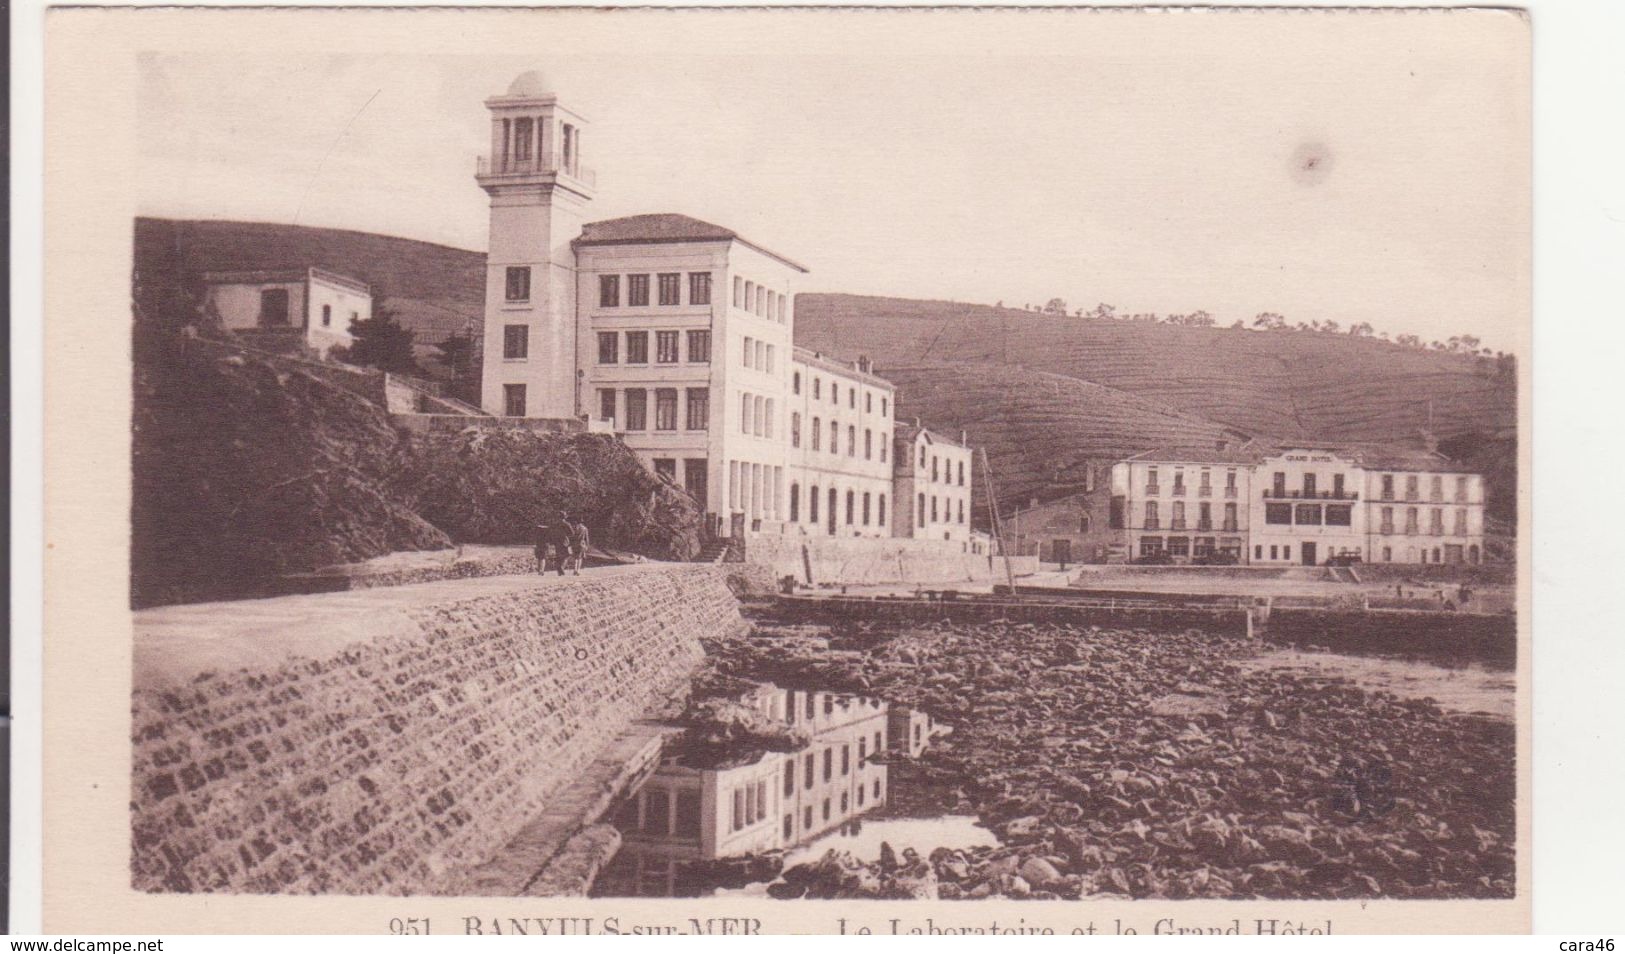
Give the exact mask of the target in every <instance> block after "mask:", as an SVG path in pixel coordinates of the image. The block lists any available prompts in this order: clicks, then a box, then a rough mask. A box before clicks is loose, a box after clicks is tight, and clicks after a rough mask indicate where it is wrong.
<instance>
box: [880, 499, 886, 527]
mask: <svg viewBox="0 0 1625 954" xmlns="http://www.w3.org/2000/svg"><path fill="white" fill-rule="evenodd" d="M880 525H881V526H882V527H884V526H885V525H886V495H885V494H881V495H880Z"/></svg>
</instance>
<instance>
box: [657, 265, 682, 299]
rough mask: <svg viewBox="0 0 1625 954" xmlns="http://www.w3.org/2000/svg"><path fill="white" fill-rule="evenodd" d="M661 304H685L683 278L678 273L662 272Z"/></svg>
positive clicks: (660, 279) (660, 278)
mask: <svg viewBox="0 0 1625 954" xmlns="http://www.w3.org/2000/svg"><path fill="white" fill-rule="evenodd" d="M659 282H660V303H661V304H662V305H681V304H682V303H683V276H682V275H680V274H678V273H677V272H661V273H660V275H659Z"/></svg>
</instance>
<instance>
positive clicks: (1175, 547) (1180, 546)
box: [1168, 537, 1191, 557]
mask: <svg viewBox="0 0 1625 954" xmlns="http://www.w3.org/2000/svg"><path fill="white" fill-rule="evenodd" d="M1168 555H1169V556H1176V557H1182V556H1190V555H1191V538H1190V537H1169V538H1168Z"/></svg>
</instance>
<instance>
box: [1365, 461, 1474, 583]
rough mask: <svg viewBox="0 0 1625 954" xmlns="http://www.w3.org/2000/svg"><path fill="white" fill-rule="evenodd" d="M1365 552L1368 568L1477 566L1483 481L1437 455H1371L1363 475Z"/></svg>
mask: <svg viewBox="0 0 1625 954" xmlns="http://www.w3.org/2000/svg"><path fill="white" fill-rule="evenodd" d="M1363 494H1364V503H1363V506H1364V509H1365V552H1366V558H1367V560H1369V561H1370V562H1373V563H1474V564H1476V563H1480V562H1482V561H1483V559H1484V502H1485V501H1484V478H1483V476H1482V475H1480V474H1474V473H1469V472H1466V471H1464V470H1462V469H1460V468H1459V467H1457V466H1456V465H1454V464H1452V463H1451V462H1450V461H1449V460H1448V459H1446V458H1445V457H1443V456H1442V455H1440V454H1438V453H1436V452H1426V453H1410V454H1403V453H1395V452H1375V453H1372V454H1370V455H1369V459H1368V461H1367V466H1366V468H1365V473H1364V487H1363Z"/></svg>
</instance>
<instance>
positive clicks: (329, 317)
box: [322, 305, 1466, 500]
mask: <svg viewBox="0 0 1625 954" xmlns="http://www.w3.org/2000/svg"><path fill="white" fill-rule="evenodd" d="M332 325H333V306H332V305H323V306H322V327H323V328H330V327H332ZM1462 499H1463V500H1465V499H1466V498H1465V497H1463V498H1462Z"/></svg>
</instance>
